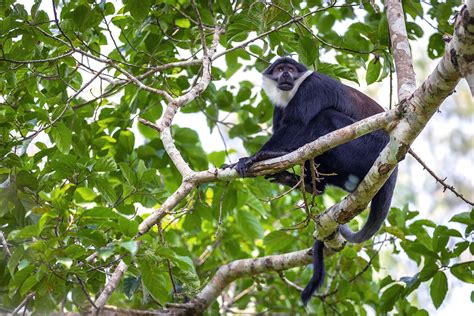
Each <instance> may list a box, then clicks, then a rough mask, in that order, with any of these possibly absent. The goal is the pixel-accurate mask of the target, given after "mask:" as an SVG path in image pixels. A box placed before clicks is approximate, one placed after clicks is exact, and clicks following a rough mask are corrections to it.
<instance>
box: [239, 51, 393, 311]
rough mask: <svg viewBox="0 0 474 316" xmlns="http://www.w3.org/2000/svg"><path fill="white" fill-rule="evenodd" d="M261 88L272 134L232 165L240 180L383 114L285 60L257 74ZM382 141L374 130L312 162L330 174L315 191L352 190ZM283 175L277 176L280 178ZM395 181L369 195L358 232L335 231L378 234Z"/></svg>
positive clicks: (317, 261) (317, 273) (310, 288)
mask: <svg viewBox="0 0 474 316" xmlns="http://www.w3.org/2000/svg"><path fill="white" fill-rule="evenodd" d="M263 89H264V90H265V92H266V94H267V95H268V97H269V98H270V100H271V101H272V103H273V104H274V105H275V110H274V113H273V135H272V136H271V138H270V139H269V140H268V142H266V143H265V144H264V145H263V147H262V148H261V149H260V151H259V152H257V153H256V154H255V155H253V156H251V157H245V158H241V159H239V161H238V162H237V163H236V164H235V165H233V166H232V167H234V168H235V169H236V170H237V171H238V173H239V174H240V175H241V176H242V177H243V176H245V175H246V173H247V170H248V169H249V168H250V166H251V165H252V164H253V163H255V162H257V161H261V160H265V159H268V158H273V157H279V156H282V155H284V154H287V153H289V152H292V151H293V150H295V149H297V148H299V147H301V146H303V145H305V144H307V143H309V142H311V141H313V140H315V139H317V138H318V137H320V136H323V135H325V134H328V133H330V132H332V131H335V130H337V129H339V128H342V127H344V126H347V125H350V124H352V123H354V122H356V121H359V120H362V119H364V118H367V117H369V116H372V115H374V114H377V113H380V112H382V111H383V108H382V107H381V106H380V105H378V104H377V103H376V102H375V101H374V100H372V99H371V98H369V97H368V96H366V95H365V94H363V93H361V92H359V91H357V90H355V89H353V88H351V87H349V86H346V85H344V84H342V83H340V82H338V81H336V80H334V79H332V78H330V77H328V76H325V75H323V74H320V73H317V72H313V71H309V70H308V69H307V68H306V67H305V66H304V65H303V64H301V63H298V62H296V61H295V60H293V59H291V58H289V57H283V58H279V59H278V60H276V61H275V62H274V63H273V64H272V65H270V67H268V68H267V69H266V70H265V71H264V72H263ZM388 141H389V136H388V134H387V133H385V132H384V131H375V132H372V133H370V134H367V135H364V136H362V137H359V138H357V139H355V140H352V141H350V142H348V143H345V144H343V145H340V146H338V147H336V148H334V149H331V150H329V151H327V152H326V153H324V154H322V155H321V156H318V157H316V158H315V162H316V164H318V165H319V167H318V171H320V172H321V173H335V174H336V175H335V176H327V177H325V178H324V179H322V180H321V181H320V182H318V183H317V184H316V189H317V190H318V191H320V192H322V191H323V190H324V187H325V186H326V185H334V186H337V187H340V188H342V189H344V190H346V191H348V192H352V191H354V190H355V188H356V187H357V185H358V184H359V182H360V181H361V180H362V179H363V178H364V177H365V175H366V174H367V172H368V171H369V169H370V167H371V166H372V164H373V163H374V161H375V159H376V158H377V157H378V155H379V153H380V152H381V151H382V149H383V148H384V147H385V145H386V144H387V143H388ZM308 167H309V166H308V165H307V166H306V167H305V169H308ZM289 174H290V173H289V172H283V173H281V174H280V176H281V175H283V176H285V175H289ZM291 175H292V174H291ZM278 176H279V175H275V177H278ZM396 178H397V169H395V170H394V172H393V173H392V175H391V176H390V178H389V179H388V180H387V182H386V183H385V184H384V185H383V186H382V188H381V189H380V190H379V191H378V193H377V194H376V195H375V196H374V198H373V200H372V203H371V208H370V213H369V217H368V219H367V223H366V224H365V225H364V227H363V228H362V229H361V230H360V231H358V232H353V231H352V230H351V229H350V228H349V227H347V226H346V225H341V226H340V228H339V230H340V233H341V234H342V236H343V237H344V238H345V239H346V240H347V241H349V242H353V243H360V242H363V241H366V240H368V239H370V238H371V237H372V236H373V235H374V234H375V233H376V232H377V231H378V230H379V228H380V227H381V226H382V224H383V222H384V220H385V218H386V216H387V213H388V211H389V208H390V202H391V199H392V194H393V190H394V188H395V182H396ZM305 185H306V187H308V186H310V187H312V184H311V174H310V172H306V178H305ZM323 248H324V242H322V241H319V240H316V241H315V243H314V246H313V265H314V272H313V276H312V278H311V281H310V282H309V284H308V285H307V286H306V288H305V289H304V291H303V293H302V294H301V299H302V300H303V303H304V304H306V303H307V302H308V300H309V299H310V298H311V296H312V295H313V293H314V292H315V291H316V290H317V289H318V288H319V287H320V286H321V285H322V283H323V280H324V274H325V271H324V260H323Z"/></svg>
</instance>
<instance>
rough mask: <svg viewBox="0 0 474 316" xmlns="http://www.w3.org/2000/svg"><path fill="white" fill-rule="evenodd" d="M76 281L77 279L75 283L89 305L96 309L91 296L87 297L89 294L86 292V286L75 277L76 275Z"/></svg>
mask: <svg viewBox="0 0 474 316" xmlns="http://www.w3.org/2000/svg"><path fill="white" fill-rule="evenodd" d="M76 279H77V282H79V286H80V288H81V290H82V293H84V295H85V296H86V298H87V300H88V301H89V303H91V304H92V306H94V308H95V309H97V306H95V304H94V300H93V299H92V298H91V296H90V295H89V292H87V290H86V286H85V285H84V282H82V280H81V278H80V277H79V276H77V275H76Z"/></svg>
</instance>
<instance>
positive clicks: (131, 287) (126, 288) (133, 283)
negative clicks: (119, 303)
mask: <svg viewBox="0 0 474 316" xmlns="http://www.w3.org/2000/svg"><path fill="white" fill-rule="evenodd" d="M140 283H141V278H140V277H138V278H136V277H134V276H127V277H125V278H124V279H123V292H124V293H125V296H127V298H128V299H131V298H132V296H133V294H134V293H135V292H136V291H137V289H138V287H139V286H140Z"/></svg>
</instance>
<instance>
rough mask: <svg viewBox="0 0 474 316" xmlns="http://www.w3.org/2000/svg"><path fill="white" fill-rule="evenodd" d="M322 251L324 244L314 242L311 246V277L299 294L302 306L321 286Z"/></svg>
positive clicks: (322, 269)
mask: <svg viewBox="0 0 474 316" xmlns="http://www.w3.org/2000/svg"><path fill="white" fill-rule="evenodd" d="M323 249H324V242H323V241H320V240H315V241H314V245H313V276H312V277H311V280H310V281H309V283H308V285H306V287H305V288H304V290H303V292H302V293H301V300H302V301H303V304H304V305H306V304H307V303H308V301H309V299H310V298H311V296H313V293H314V292H316V290H317V289H318V288H319V287H320V286H321V285H323V282H324V275H325V271H324V255H323Z"/></svg>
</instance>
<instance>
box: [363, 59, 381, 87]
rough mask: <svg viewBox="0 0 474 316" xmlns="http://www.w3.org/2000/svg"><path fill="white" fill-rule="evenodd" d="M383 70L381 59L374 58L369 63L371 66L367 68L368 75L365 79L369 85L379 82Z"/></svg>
mask: <svg viewBox="0 0 474 316" xmlns="http://www.w3.org/2000/svg"><path fill="white" fill-rule="evenodd" d="M381 69H382V65H381V63H380V59H379V58H374V59H372V60H371V61H370V62H369V66H368V67H367V75H366V77H365V80H366V81H367V84H368V85H370V84H372V83H374V82H375V81H377V79H378V78H379V76H380V70H381Z"/></svg>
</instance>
